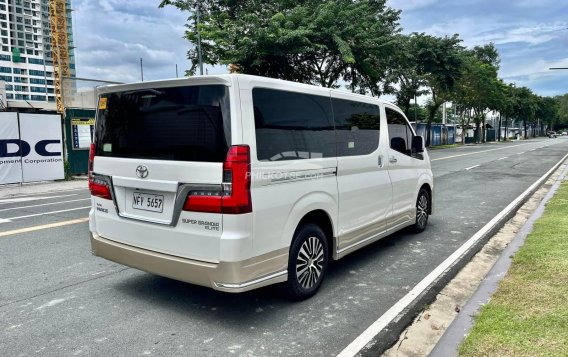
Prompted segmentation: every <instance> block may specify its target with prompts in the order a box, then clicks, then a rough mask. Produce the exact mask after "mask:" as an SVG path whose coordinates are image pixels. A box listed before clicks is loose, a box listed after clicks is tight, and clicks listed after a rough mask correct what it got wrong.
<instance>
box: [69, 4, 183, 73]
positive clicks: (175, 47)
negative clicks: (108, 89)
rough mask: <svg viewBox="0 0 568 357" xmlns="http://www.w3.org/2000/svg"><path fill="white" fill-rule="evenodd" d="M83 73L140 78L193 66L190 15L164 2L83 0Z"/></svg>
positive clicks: (78, 8)
mask: <svg viewBox="0 0 568 357" xmlns="http://www.w3.org/2000/svg"><path fill="white" fill-rule="evenodd" d="M73 4H74V10H75V11H74V12H73V16H74V19H73V22H74V38H75V42H76V43H75V45H76V46H77V49H76V50H75V53H76V62H77V72H78V73H77V75H78V76H80V77H87V78H96V79H103V80H111V81H119V82H132V81H139V80H140V58H143V61H144V79H145V80H149V79H162V78H172V77H175V65H176V64H178V66H179V72H180V75H183V73H184V71H185V69H187V68H188V67H189V66H190V64H189V61H188V60H187V59H186V52H187V50H188V49H189V48H190V46H191V45H190V43H189V42H187V41H186V40H185V39H183V38H182V36H183V34H184V30H185V28H184V24H185V22H186V19H187V14H183V13H181V12H180V11H178V10H177V9H174V8H166V9H159V8H158V5H159V1H158V0H156V1H144V2H136V4H135V5H134V4H133V2H127V1H123V0H122V1H121V0H95V1H92V0H78V1H75V2H74V3H73Z"/></svg>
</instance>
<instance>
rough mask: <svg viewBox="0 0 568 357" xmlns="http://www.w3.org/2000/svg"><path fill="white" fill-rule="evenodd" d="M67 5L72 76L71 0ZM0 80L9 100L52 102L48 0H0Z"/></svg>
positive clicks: (73, 62)
mask: <svg viewBox="0 0 568 357" xmlns="http://www.w3.org/2000/svg"><path fill="white" fill-rule="evenodd" d="M66 7H67V9H66V12H67V32H68V40H69V57H70V58H69V60H70V67H71V76H75V56H74V46H73V26H72V18H71V0H67V1H66ZM2 80H3V81H5V82H6V99H7V100H8V101H27V102H31V104H32V105H33V102H44V103H49V102H53V103H55V87H54V76H53V60H52V53H51V27H50V22H49V7H48V0H0V81H2ZM36 104H37V105H38V106H42V105H41V104H40V103H36Z"/></svg>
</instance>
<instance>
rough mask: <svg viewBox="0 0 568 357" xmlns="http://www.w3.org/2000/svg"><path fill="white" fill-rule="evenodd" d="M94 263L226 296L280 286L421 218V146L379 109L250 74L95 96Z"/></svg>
mask: <svg viewBox="0 0 568 357" xmlns="http://www.w3.org/2000/svg"><path fill="white" fill-rule="evenodd" d="M89 187H90V191H91V195H92V209H91V211H90V213H89V217H90V223H89V228H90V231H91V234H92V238H91V244H92V250H93V254H95V255H97V256H100V257H103V258H106V259H109V260H112V261H115V262H118V263H121V264H124V265H128V266H131V267H134V268H137V269H141V270H144V271H147V272H151V273H155V274H158V275H162V276H166V277H170V278H173V279H177V280H182V281H186V282H190V283H193V284H198V285H203V286H209V287H212V288H213V289H216V290H222V291H227V292H242V291H246V290H251V289H255V288H258V287H261V286H266V285H269V284H274V283H280V282H287V283H286V284H287V285H286V286H287V287H288V289H287V290H288V291H289V292H290V294H291V295H292V296H293V297H295V298H297V299H303V298H307V297H309V296H311V295H313V294H314V293H315V292H316V291H317V290H318V288H319V287H320V285H321V283H322V281H323V279H324V276H325V275H326V271H327V268H328V264H329V261H330V260H331V259H335V260H337V259H339V258H341V257H343V256H345V255H346V254H349V253H351V252H353V251H355V250H356V249H359V248H361V247H363V246H365V245H368V244H370V243H372V242H375V241H377V240H379V239H381V238H383V237H385V236H387V235H389V234H391V233H393V232H395V231H397V230H399V229H402V228H404V227H408V226H412V229H414V230H415V231H417V232H420V231H423V230H424V229H425V227H426V223H427V221H428V215H430V214H431V213H432V200H433V199H432V197H433V191H434V186H433V177H432V171H431V169H430V160H429V157H428V153H427V152H426V151H425V150H424V143H423V139H422V137H419V136H416V135H415V133H414V130H413V128H412V127H411V125H410V124H409V123H408V121H407V119H406V118H405V116H404V114H403V113H402V112H401V111H400V110H399V109H398V108H397V107H396V106H394V105H392V104H388V103H384V102H382V101H380V100H378V99H376V98H371V97H367V96H362V95H356V94H351V93H347V92H343V91H337V90H332V89H328V88H321V87H315V86H310V85H304V84H298V83H292V82H287V81H282V80H275V79H269V78H263V77H255V76H248V75H219V76H202V77H192V78H187V79H179V80H168V81H158V82H144V83H137V84H128V85H116V86H109V87H105V88H103V89H102V90H101V94H100V97H99V103H98V111H97V118H96V127H95V140H94V143H93V145H92V147H91V154H90V160H89Z"/></svg>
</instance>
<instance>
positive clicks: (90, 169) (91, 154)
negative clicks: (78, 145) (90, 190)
mask: <svg viewBox="0 0 568 357" xmlns="http://www.w3.org/2000/svg"><path fill="white" fill-rule="evenodd" d="M95 149H96V146H95V144H94V143H91V148H90V149H89V166H88V168H87V170H88V171H87V172H88V174H89V182H91V175H92V174H93V162H94V161H95Z"/></svg>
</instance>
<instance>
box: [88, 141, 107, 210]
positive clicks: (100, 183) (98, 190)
mask: <svg viewBox="0 0 568 357" xmlns="http://www.w3.org/2000/svg"><path fill="white" fill-rule="evenodd" d="M95 149H96V146H95V144H91V149H90V151H89V167H88V170H89V191H91V195H92V196H96V197H100V198H104V199H107V200H112V196H111V194H110V187H109V185H108V182H106V181H105V180H101V179H100V178H97V177H96V176H94V175H93V162H94V161H95Z"/></svg>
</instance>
